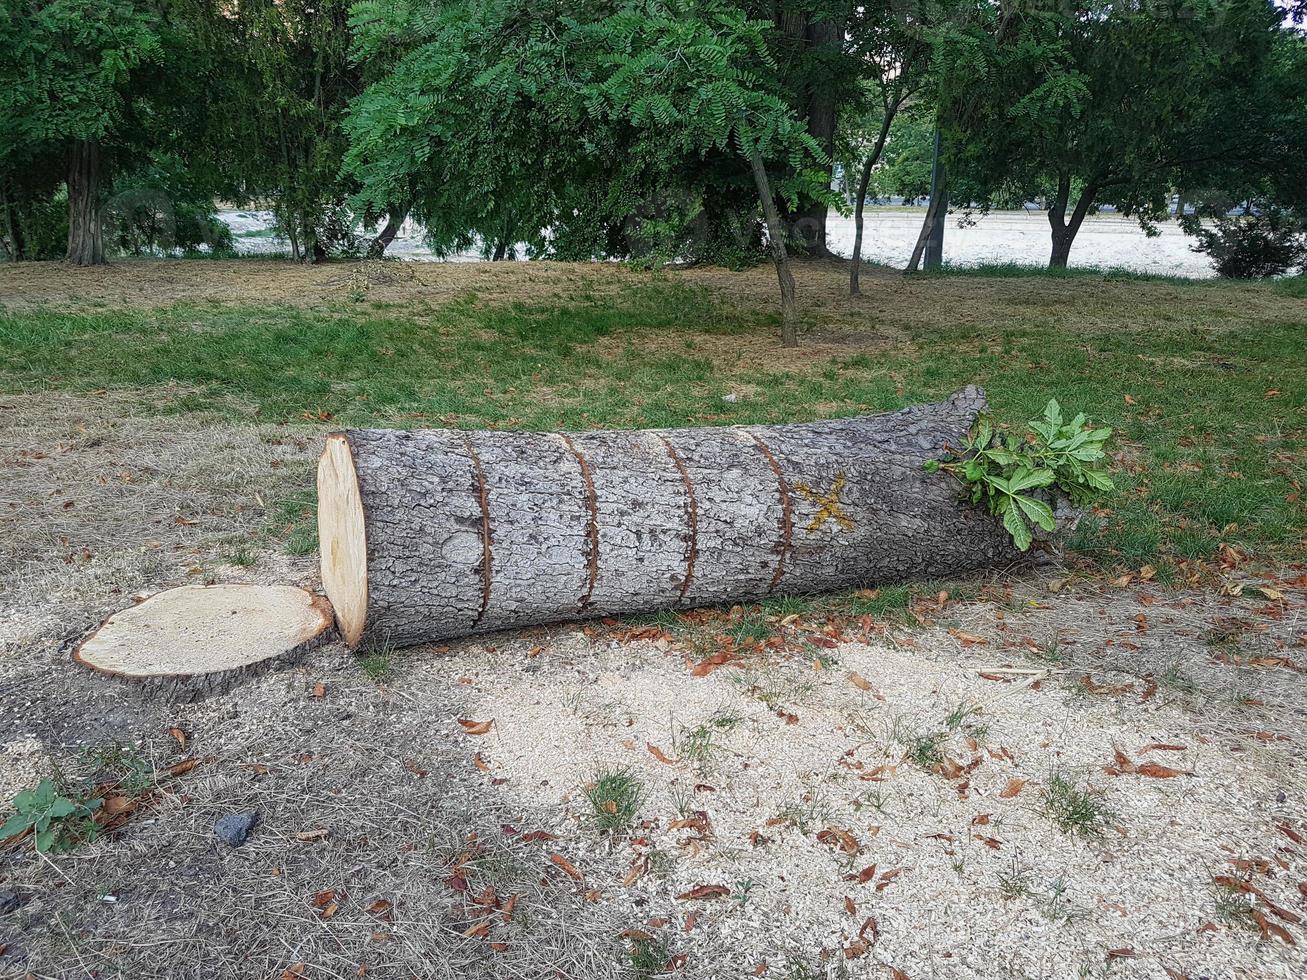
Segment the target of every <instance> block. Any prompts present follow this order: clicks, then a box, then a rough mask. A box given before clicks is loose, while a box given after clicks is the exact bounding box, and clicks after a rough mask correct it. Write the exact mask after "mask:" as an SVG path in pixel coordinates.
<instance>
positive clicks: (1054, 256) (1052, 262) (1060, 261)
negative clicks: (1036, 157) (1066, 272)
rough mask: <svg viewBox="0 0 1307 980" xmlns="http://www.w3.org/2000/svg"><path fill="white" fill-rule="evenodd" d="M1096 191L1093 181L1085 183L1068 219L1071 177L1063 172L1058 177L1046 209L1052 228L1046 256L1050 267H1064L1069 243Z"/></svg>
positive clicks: (1091, 204)
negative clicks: (1052, 197)
mask: <svg viewBox="0 0 1307 980" xmlns="http://www.w3.org/2000/svg"><path fill="white" fill-rule="evenodd" d="M1096 193H1098V187H1097V183H1096V182H1095V181H1090V182H1089V183H1087V184H1085V187H1084V190H1082V191H1081V192H1080V198H1079V199H1078V200H1077V201H1076V206H1075V210H1074V211H1072V212H1071V218H1070V220H1069V221H1068V220H1067V217H1066V209H1067V204H1069V203H1070V197H1071V178H1070V176H1069V175H1067V174H1063V175H1062V176H1061V177H1059V178H1058V184H1057V195H1056V196H1055V197H1054V199H1053V203H1052V205H1050V206H1049V209H1048V224H1049V227H1050V228H1051V229H1052V238H1053V248H1052V252H1051V253H1050V254H1049V257H1048V267H1049V268H1050V269H1065V268H1066V266H1067V260H1068V259H1069V258H1070V256H1071V243H1072V242H1074V241H1075V239H1076V233H1077V232H1078V231H1080V226H1081V225H1082V224H1083V223H1084V220H1085V215H1087V214H1088V213H1089V209H1090V207H1092V206H1093V203H1094V195H1095V194H1096Z"/></svg>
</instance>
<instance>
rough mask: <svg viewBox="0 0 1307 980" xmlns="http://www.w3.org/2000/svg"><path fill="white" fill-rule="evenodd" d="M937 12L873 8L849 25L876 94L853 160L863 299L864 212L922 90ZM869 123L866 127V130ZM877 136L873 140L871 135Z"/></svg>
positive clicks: (853, 278) (855, 265) (853, 284)
mask: <svg viewBox="0 0 1307 980" xmlns="http://www.w3.org/2000/svg"><path fill="white" fill-rule="evenodd" d="M926 10H930V11H931V12H932V13H936V14H937V11H938V8H928V7H926V6H923V7H922V8H920V10H914V11H913V12H911V13H908V14H901V13H899V12H898V11H897V10H895V9H894V7H893V6H891V5H875V4H870V5H866V6H861V7H858V8H857V9H856V11H855V12H854V15H853V17H852V19H851V21H850V26H849V44H850V47H851V49H852V51H853V53H854V55H855V56H856V57H857V59H858V62H859V64H860V65H861V66H862V70H863V73H864V75H865V78H866V82H865V86H866V87H867V88H869V89H870V90H871V102H872V110H871V112H869V113H868V118H867V120H866V123H870V126H869V127H867V128H865V129H863V130H861V131H857V130H855V132H856V133H857V135H855V136H854V137H853V139H852V140H851V142H853V143H854V146H855V150H854V153H853V154H851V156H855V157H859V158H860V170H859V177H858V184H857V190H856V192H855V197H854V205H853V224H854V236H853V256H852V261H851V262H850V264H849V292H850V293H851V294H853V295H857V294H858V293H859V292H860V291H861V290H860V285H859V282H858V279H859V273H860V272H861V270H862V232H863V212H864V210H865V208H866V205H867V192H868V189H869V188H870V186H871V175H872V172H873V171H874V170H875V168H876V165H877V164H878V163H879V162H880V159H881V155H882V153H883V152H884V150H885V147H886V145H887V143H888V142H889V136H890V132H891V131H892V129H893V126H894V121H895V119H896V118H898V114H899V111H900V110H901V109H902V108H903V107H904V106H905V105H907V104H908V102H909V101H910V100H911V99H912V97H913V96H914V95H915V94H916V93H917V92H918V91H919V90H920V89H921V88H922V86H923V85H924V84H925V81H926V73H927V70H928V68H929V64H930V44H929V35H928V33H927V20H926V19H925V18H923V16H922V11H926ZM866 123H864V126H865V125H866ZM871 133H874V134H875V135H874V137H872V138H871V139H870V142H868V141H867V139H866V136H867V135H869V134H871Z"/></svg>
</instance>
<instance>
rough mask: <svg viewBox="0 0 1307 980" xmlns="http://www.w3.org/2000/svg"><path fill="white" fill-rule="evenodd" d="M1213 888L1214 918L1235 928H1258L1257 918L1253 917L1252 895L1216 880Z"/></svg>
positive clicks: (1256, 929)
mask: <svg viewBox="0 0 1307 980" xmlns="http://www.w3.org/2000/svg"><path fill="white" fill-rule="evenodd" d="M1215 888H1216V897H1215V900H1214V902H1213V911H1212V915H1213V917H1214V918H1215V919H1217V920H1218V921H1220V922H1222V923H1224V924H1225V925H1227V926H1232V927H1234V928H1237V929H1250V930H1252V931H1254V932H1255V931H1258V930H1259V928H1260V927H1259V926H1258V925H1257V920H1256V919H1255V918H1254V917H1253V897H1252V895H1250V894H1248V893H1246V892H1244V891H1241V890H1240V889H1239V888H1237V887H1231V886H1230V885H1229V884H1223V883H1221V882H1217V883H1216V885H1215Z"/></svg>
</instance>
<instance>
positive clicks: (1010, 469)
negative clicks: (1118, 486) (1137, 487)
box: [926, 399, 1114, 551]
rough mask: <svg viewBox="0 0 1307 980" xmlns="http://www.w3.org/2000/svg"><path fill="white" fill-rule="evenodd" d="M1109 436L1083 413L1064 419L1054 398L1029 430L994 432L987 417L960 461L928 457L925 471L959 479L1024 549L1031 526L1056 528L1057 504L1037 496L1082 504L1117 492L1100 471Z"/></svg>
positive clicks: (969, 437) (976, 428) (979, 423)
mask: <svg viewBox="0 0 1307 980" xmlns="http://www.w3.org/2000/svg"><path fill="white" fill-rule="evenodd" d="M1111 435H1112V430H1111V429H1110V428H1107V427H1104V428H1100V429H1095V428H1092V427H1091V426H1090V425H1089V423H1088V419H1086V417H1085V415H1084V413H1080V414H1077V415H1076V417H1075V418H1073V419H1071V420H1070V421H1066V420H1064V419H1063V418H1062V407H1061V406H1060V405H1059V404H1058V403H1057V400H1056V399H1050V400H1049V402H1048V404H1047V405H1046V406H1045V407H1044V413H1043V416H1042V417H1041V418H1038V419H1034V420H1032V421H1031V422H1030V426H1029V432H1027V433H1022V434H1017V433H1012V432H1008V433H1000V432H997V431H996V430H995V428H994V423H993V420H992V419H991V418H990V417H989V416H987V415H982V416H981V417H980V418H979V419H977V421H976V424H975V425H974V426H972V428H971V431H970V432H969V433H968V434H967V439H966V442H965V443H964V444H963V445H962V447H961V449H960V450H958V452H957V457H958V458H957V460H956V461H955V462H944V463H941V462H939V461H937V460H931V461H929V462H927V463H926V469H927V471H929V472H937V471H939V470H944V471H947V472H949V473H952V474H953V475H954V476H956V477H957V478H958V479H959V480H961V481H962V483H963V485H964V487H965V488H966V496H967V499H968V500H969V501H970V502H971V503H973V504H981V503H983V504H985V506H986V507H987V509H988V510H989V512H990V513H992V514H994V515H996V516H998V517H1001V518H1003V526H1004V527H1005V528H1007V531H1008V533H1009V534H1011V535H1012V540H1013V542H1014V543H1015V544H1016V546H1017V547H1018V548H1019V549H1021V550H1022V551H1025V550H1026V549H1027V548H1029V547H1030V542H1031V540H1032V532H1031V528H1030V525H1031V524H1032V523H1033V524H1035V525H1036V526H1038V527H1041V528H1043V529H1044V530H1045V531H1050V532H1051V531H1054V530H1056V529H1057V522H1056V520H1055V518H1054V516H1053V508H1052V507H1051V506H1049V504H1048V502H1047V500H1045V499H1040V497H1036V496H1034V494H1036V493H1041V495H1042V496H1043V497H1049V496H1055V495H1056V494H1061V495H1062V496H1065V497H1066V498H1068V499H1070V501H1071V502H1072V503H1073V504H1075V505H1076V506H1081V507H1083V506H1087V505H1089V504H1091V503H1093V502H1094V501H1096V500H1098V499H1100V498H1101V497H1102V496H1103V495H1105V494H1107V493H1110V492H1111V491H1112V490H1113V489H1114V487H1113V485H1112V481H1111V479H1110V478H1109V477H1108V476H1107V475H1106V473H1104V472H1103V464H1104V461H1105V459H1106V453H1105V452H1104V449H1103V447H1104V445H1105V444H1106V442H1107V440H1108V438H1109V437H1110V436H1111Z"/></svg>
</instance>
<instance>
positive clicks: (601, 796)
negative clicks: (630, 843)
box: [585, 768, 644, 834]
mask: <svg viewBox="0 0 1307 980" xmlns="http://www.w3.org/2000/svg"><path fill="white" fill-rule="evenodd" d="M585 798H586V799H587V800H589V801H590V808H591V809H592V810H593V811H594V812H593V819H594V823H595V827H596V828H597V829H598V830H599V832H600V833H604V834H619V833H621V832H623V831H625V830H626V829H627V828H628V827H630V825H631V823H632V822H633V821H634V820H635V817H636V814H638V813H639V812H640V804H641V803H642V802H644V785H643V784H642V783H641V782H640V780H638V779H637V778H636V777H635V776H634V775H633V774H632V772H631V770H630V769H625V768H623V769H606V770H601V771H600V772H599V773H598V774H597V775H596V776H595V778H594V782H592V783H591V784H590V785H589V786H587V787H585Z"/></svg>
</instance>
